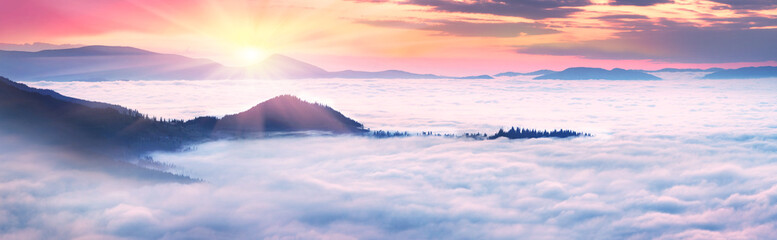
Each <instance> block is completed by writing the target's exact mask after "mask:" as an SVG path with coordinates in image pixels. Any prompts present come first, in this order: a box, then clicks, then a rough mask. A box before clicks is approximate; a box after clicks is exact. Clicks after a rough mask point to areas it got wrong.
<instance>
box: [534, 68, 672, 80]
mask: <svg viewBox="0 0 777 240" xmlns="http://www.w3.org/2000/svg"><path fill="white" fill-rule="evenodd" d="M534 79H536V80H544V79H557V80H661V78H659V77H656V76H653V75H651V74H648V73H645V72H642V71H639V70H625V69H621V68H614V69H612V70H606V69H602V68H587V67H575V68H567V69H565V70H564V71H561V72H555V73H548V74H545V75H542V76H539V77H535V78H534Z"/></svg>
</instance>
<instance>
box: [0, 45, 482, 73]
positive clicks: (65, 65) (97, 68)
mask: <svg viewBox="0 0 777 240" xmlns="http://www.w3.org/2000/svg"><path fill="white" fill-rule="evenodd" d="M0 63H2V64H0V75H5V76H6V77H9V78H11V79H15V80H21V81H109V80H207V79H257V78H258V79H300V78H387V79H393V78H407V79H438V78H460V77H448V76H439V75H434V74H417V73H410V72H405V71H399V70H386V71H379V72H366V71H354V70H346V71H337V72H329V71H326V70H324V69H322V68H320V67H317V66H315V65H313V64H309V63H306V62H303V61H300V60H297V59H294V58H291V57H288V56H283V55H279V54H275V55H272V56H270V57H268V58H267V59H265V60H263V61H261V62H260V63H258V64H255V65H253V66H247V67H229V66H224V65H222V64H219V63H217V62H214V61H211V60H207V59H196V58H189V57H185V56H180V55H175V54H161V53H155V52H151V51H147V50H142V49H138V48H133V47H117V46H85V47H78V48H67V49H54V50H43V51H38V52H23V51H2V50H0ZM489 77H490V76H489ZM461 78H468V79H473V78H479V79H483V78H486V77H485V76H468V77H461Z"/></svg>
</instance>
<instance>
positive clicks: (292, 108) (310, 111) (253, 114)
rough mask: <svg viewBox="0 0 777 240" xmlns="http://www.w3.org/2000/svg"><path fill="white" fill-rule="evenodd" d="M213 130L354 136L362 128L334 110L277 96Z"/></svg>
mask: <svg viewBox="0 0 777 240" xmlns="http://www.w3.org/2000/svg"><path fill="white" fill-rule="evenodd" d="M216 130H221V131H239V132H279V131H284V132H289V131H311V130H312V131H326V132H333V133H356V132H362V131H364V129H363V125H362V124H361V123H358V122H356V121H354V120H353V119H350V118H348V117H346V116H344V115H343V114H341V113H340V112H338V111H335V110H334V109H332V108H330V107H328V106H325V105H322V104H318V103H309V102H306V101H303V100H301V99H299V98H297V97H295V96H291V95H281V96H277V97H274V98H272V99H269V100H267V101H264V102H262V103H260V104H258V105H256V106H254V107H252V108H251V109H248V110H246V111H244V112H241V113H238V114H234V115H227V116H224V118H222V119H221V120H219V122H218V123H217V124H216Z"/></svg>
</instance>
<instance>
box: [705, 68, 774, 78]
mask: <svg viewBox="0 0 777 240" xmlns="http://www.w3.org/2000/svg"><path fill="white" fill-rule="evenodd" d="M752 78H777V67H771V66H765V67H743V68H737V69H726V70H721V71H717V72H714V73H710V74H707V75H704V76H703V77H702V79H752Z"/></svg>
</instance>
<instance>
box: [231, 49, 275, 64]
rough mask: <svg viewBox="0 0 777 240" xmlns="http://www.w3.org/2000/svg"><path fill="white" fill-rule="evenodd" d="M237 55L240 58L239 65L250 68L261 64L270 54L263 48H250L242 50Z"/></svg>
mask: <svg viewBox="0 0 777 240" xmlns="http://www.w3.org/2000/svg"><path fill="white" fill-rule="evenodd" d="M236 55H237V58H238V59H237V61H236V62H237V63H239V64H240V65H243V66H250V65H254V64H257V63H259V62H261V61H262V60H264V59H265V58H267V57H268V56H269V55H270V54H269V53H268V52H267V51H265V50H263V49H261V48H257V47H253V46H249V47H243V48H240V49H239V50H238V51H237V53H236Z"/></svg>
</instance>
